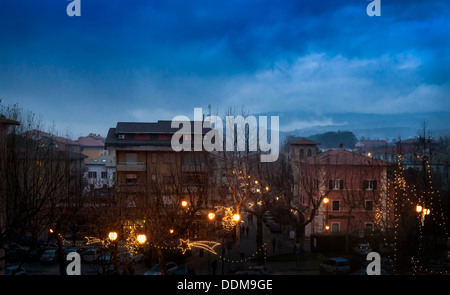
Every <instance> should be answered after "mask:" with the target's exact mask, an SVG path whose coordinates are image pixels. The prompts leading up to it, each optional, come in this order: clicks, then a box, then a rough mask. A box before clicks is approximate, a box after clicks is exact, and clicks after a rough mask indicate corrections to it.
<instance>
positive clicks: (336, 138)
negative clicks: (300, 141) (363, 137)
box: [307, 131, 358, 149]
mask: <svg viewBox="0 0 450 295" xmlns="http://www.w3.org/2000/svg"><path fill="white" fill-rule="evenodd" d="M307 139H309V140H312V141H316V142H320V148H327V149H334V148H339V147H341V145H342V147H343V148H353V147H354V146H355V144H356V142H358V139H357V138H356V136H355V135H354V134H353V132H350V131H342V132H340V131H338V132H333V131H330V132H325V133H322V134H315V135H312V136H308V137H307Z"/></svg>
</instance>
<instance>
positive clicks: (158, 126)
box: [105, 121, 211, 148]
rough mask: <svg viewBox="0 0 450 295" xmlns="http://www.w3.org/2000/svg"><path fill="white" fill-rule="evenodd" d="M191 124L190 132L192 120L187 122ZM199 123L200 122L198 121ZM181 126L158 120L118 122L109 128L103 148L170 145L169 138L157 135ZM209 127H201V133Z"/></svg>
mask: <svg viewBox="0 0 450 295" xmlns="http://www.w3.org/2000/svg"><path fill="white" fill-rule="evenodd" d="M187 123H190V124H191V129H190V130H191V133H190V134H193V132H194V123H195V122H193V121H190V122H187ZM199 123H201V122H199ZM180 128H181V127H177V128H172V127H171V121H158V122H156V123H139V122H118V123H117V126H116V128H110V129H109V131H108V135H107V136H106V140H105V148H106V147H108V146H117V145H120V146H133V145H134V146H136V145H155V146H170V145H171V143H170V140H159V139H158V138H157V137H158V135H172V134H174V133H175V132H177V131H178V130H179V129H180ZM210 130H211V129H210V128H202V134H206V133H207V132H208V131H210ZM122 134H123V135H126V134H130V135H132V136H129V137H127V136H126V138H124V139H119V135H122ZM135 135H136V136H140V135H145V136H143V137H144V138H146V139H142V138H141V139H133V138H132V137H133V136H135Z"/></svg>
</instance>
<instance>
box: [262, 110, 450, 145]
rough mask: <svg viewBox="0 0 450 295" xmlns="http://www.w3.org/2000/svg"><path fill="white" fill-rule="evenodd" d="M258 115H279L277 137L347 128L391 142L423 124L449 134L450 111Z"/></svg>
mask: <svg viewBox="0 0 450 295" xmlns="http://www.w3.org/2000/svg"><path fill="white" fill-rule="evenodd" d="M256 115H261V116H279V119H280V130H281V132H280V139H284V138H286V137H287V136H294V137H305V138H309V137H310V136H315V135H317V134H323V133H326V132H331V131H333V132H339V131H343V130H345V131H350V132H352V133H353V134H354V135H355V136H356V138H357V139H361V138H363V137H364V138H365V139H381V140H387V141H392V140H394V139H395V140H396V139H398V138H401V139H408V138H412V137H416V136H417V135H418V134H419V132H420V129H421V128H422V124H423V123H424V122H426V124H427V129H428V130H430V131H432V134H433V137H434V138H436V139H438V138H439V137H441V136H442V137H445V136H450V112H433V113H422V114H407V113H404V114H360V113H339V114H338V113H323V114H316V113H309V112H268V113H261V114H256Z"/></svg>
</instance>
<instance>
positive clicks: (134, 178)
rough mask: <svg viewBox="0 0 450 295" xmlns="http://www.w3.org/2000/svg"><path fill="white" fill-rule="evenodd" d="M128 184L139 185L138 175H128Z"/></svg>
mask: <svg viewBox="0 0 450 295" xmlns="http://www.w3.org/2000/svg"><path fill="white" fill-rule="evenodd" d="M126 183H137V175H136V174H127V175H126Z"/></svg>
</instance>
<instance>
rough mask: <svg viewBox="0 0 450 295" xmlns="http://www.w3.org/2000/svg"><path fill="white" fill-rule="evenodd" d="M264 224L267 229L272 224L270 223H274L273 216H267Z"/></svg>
mask: <svg viewBox="0 0 450 295" xmlns="http://www.w3.org/2000/svg"><path fill="white" fill-rule="evenodd" d="M265 222H266V226H267V227H269V226H270V225H271V224H272V222H275V218H274V217H273V216H267V217H266V220H265Z"/></svg>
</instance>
